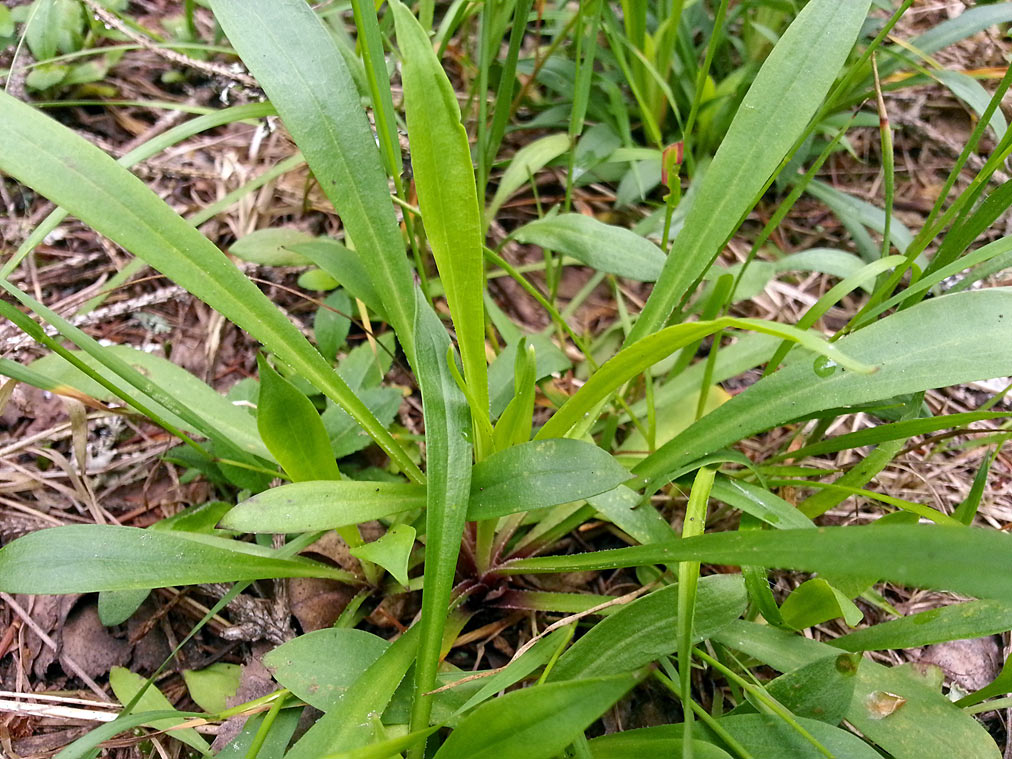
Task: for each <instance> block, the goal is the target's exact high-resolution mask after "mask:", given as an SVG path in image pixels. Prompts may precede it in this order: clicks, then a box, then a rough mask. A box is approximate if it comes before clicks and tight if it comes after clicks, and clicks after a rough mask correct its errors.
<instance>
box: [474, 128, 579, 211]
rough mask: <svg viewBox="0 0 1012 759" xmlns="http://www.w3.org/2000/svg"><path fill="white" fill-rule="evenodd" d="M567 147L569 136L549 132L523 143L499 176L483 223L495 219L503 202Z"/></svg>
mask: <svg viewBox="0 0 1012 759" xmlns="http://www.w3.org/2000/svg"><path fill="white" fill-rule="evenodd" d="M568 149H569V136H568V135H565V134H550V135H548V136H547V137H541V138H539V139H537V140H534V142H530V143H528V144H526V145H524V146H523V147H522V148H520V150H518V151H517V152H516V155H514V156H513V158H512V159H511V160H510V163H509V166H508V167H507V168H506V171H504V172H503V175H502V176H501V177H500V178H499V186H498V187H497V188H496V190H495V195H494V196H493V198H492V202H491V203H489V204H488V207H487V208H486V210H485V224H486V225H487V224H488V223H489V222H490V221H492V220H493V219H495V217H496V214H498V213H499V209H500V208H502V205H503V203H505V202H506V201H507V200H509V197H510V196H511V195H512V194H513V193H515V192H516V191H517V190H519V189H520V188H521V187H523V186H524V185H525V184H527V182H529V181H530V179H531V177H532V176H533V175H534V174H535V173H537V172H538V171H540V170H541V169H543V168H544V167H545V165H546V164H547V163H548V162H549V161H552V160H554V159H556V158H558V157H559V156H560V155H562V154H563V153H565V152H566V151H567V150H568Z"/></svg>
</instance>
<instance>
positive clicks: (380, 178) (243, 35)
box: [211, 0, 415, 365]
mask: <svg viewBox="0 0 1012 759" xmlns="http://www.w3.org/2000/svg"><path fill="white" fill-rule="evenodd" d="M211 8H212V10H213V11H214V15H215V18H217V19H218V22H219V23H220V24H221V27H222V29H223V30H224V31H225V34H226V36H228V39H229V41H230V42H231V43H232V45H233V46H234V47H235V49H236V50H237V51H238V53H239V56H240V57H241V58H242V59H243V62H244V63H245V64H246V66H247V67H248V68H249V70H250V71H251V72H252V74H253V75H254V76H255V77H256V78H257V81H258V82H259V83H260V85H261V86H262V87H263V88H264V91H265V92H266V93H267V96H268V97H269V98H270V100H271V102H272V103H273V104H274V106H275V107H276V108H277V111H278V114H279V115H280V116H281V118H282V120H283V121H284V122H285V126H286V127H287V128H288V131H289V132H290V133H291V135H292V138H293V139H294V140H295V143H296V144H297V145H298V146H299V149H300V150H301V151H302V153H303V154H304V155H305V156H306V162H307V163H308V164H309V168H310V169H312V171H313V175H314V176H315V177H316V180H317V181H318V182H319V184H320V189H321V190H323V192H324V194H326V196H327V197H328V198H329V199H330V201H331V203H333V204H334V207H335V208H336V209H337V212H338V213H339V214H340V215H341V221H342V222H343V224H344V226H345V229H346V230H347V233H348V236H349V237H350V238H351V241H352V242H353V243H354V246H355V250H356V252H357V253H358V256H359V261H360V262H361V264H362V266H363V268H364V269H365V270H366V271H368V272H369V278H370V280H371V282H372V286H373V288H374V289H375V290H376V292H377V293H378V294H379V296H380V298H381V299H382V303H383V307H384V310H385V312H386V314H387V316H388V317H389V319H390V324H391V325H392V326H393V328H394V330H395V331H396V332H397V337H398V339H399V340H400V341H401V345H403V346H404V352H405V354H406V355H407V357H408V361H409V362H410V363H411V364H412V365H414V354H415V351H414V338H413V324H414V308H415V306H414V294H415V287H414V284H413V282H412V279H411V269H410V266H409V264H408V261H407V258H406V257H405V255H404V243H403V240H402V238H401V234H400V230H399V229H398V228H397V223H396V219H395V217H394V212H393V204H392V201H391V200H390V190H389V186H388V184H387V178H386V174H385V172H384V170H383V164H382V162H381V160H380V154H379V151H378V150H377V147H376V141H375V138H374V137H373V133H372V129H371V128H370V126H369V122H368V120H367V119H366V116H365V111H364V110H363V109H362V106H361V103H360V100H359V95H358V91H357V90H356V88H355V83H354V81H353V80H352V78H351V74H350V72H349V71H348V67H347V65H346V64H345V61H344V58H343V57H342V56H341V54H340V52H339V51H338V48H337V45H336V44H335V43H334V40H333V38H332V37H331V33H330V32H329V31H328V29H327V27H326V26H325V25H324V24H323V22H322V21H321V20H320V18H319V17H318V16H317V15H316V14H315V13H313V11H312V9H311V8H310V7H309V6H308V4H306V3H305V2H304V0H213V1H212V2H211ZM318 265H319V264H318ZM323 268H324V269H326V267H323ZM331 274H333V272H331ZM335 278H336V279H338V280H340V277H335ZM342 281H343V280H342ZM349 289H351V288H349ZM353 292H354V291H353Z"/></svg>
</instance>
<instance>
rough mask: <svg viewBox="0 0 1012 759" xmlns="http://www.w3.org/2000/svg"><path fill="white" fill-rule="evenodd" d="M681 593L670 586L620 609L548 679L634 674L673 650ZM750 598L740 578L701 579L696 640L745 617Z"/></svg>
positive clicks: (564, 658) (562, 660) (563, 658)
mask: <svg viewBox="0 0 1012 759" xmlns="http://www.w3.org/2000/svg"><path fill="white" fill-rule="evenodd" d="M677 597H678V586H677V585H669V586H668V587H666V588H662V589H661V590H656V591H654V592H653V593H650V594H649V595H647V596H644V597H643V598H638V599H637V600H635V601H633V602H632V603H630V604H627V605H626V606H623V607H620V608H619V610H618V611H616V612H615V613H614V614H610V615H608V616H607V617H605V618H604V619H603V620H601V621H600V622H598V623H597V624H596V625H595V626H594V627H593V628H591V629H590V631H589V632H588V633H587V634H586V635H584V636H583V637H582V638H580V639H579V640H578V641H577V642H576V643H575V644H573V646H572V647H571V648H570V649H569V650H568V651H566V653H564V654H563V655H562V656H561V658H560V659H559V661H558V663H556V665H555V667H554V668H553V669H552V672H551V675H550V676H549V679H550V680H551V681H553V682H554V681H556V680H573V679H576V678H586V677H602V676H604V675H613V674H617V673H619V672H629V671H631V670H634V669H636V668H637V667H641V666H643V665H644V664H649V663H650V662H652V661H656V660H657V659H659V658H660V657H662V656H666V655H668V654H670V653H672V652H674V651H675V650H676V649H677V647H678V640H677V638H676V630H677V622H678V614H677V611H676V609H677V603H676V601H677ZM745 602H746V598H745V586H744V585H743V584H742V581H741V578H740V577H737V576H735V575H711V576H709V577H704V578H702V579H700V580H699V584H698V587H697V593H696V602H695V612H694V614H693V630H692V638H693V642H699V641H700V640H704V639H706V638H709V637H711V636H712V635H713V633H714V632H716V631H717V630H719V629H720V628H721V627H723V626H725V625H727V624H728V623H730V622H731V621H732V620H734V619H737V618H738V617H740V616H741V614H742V613H743V612H744V611H745ZM602 652H606V653H602Z"/></svg>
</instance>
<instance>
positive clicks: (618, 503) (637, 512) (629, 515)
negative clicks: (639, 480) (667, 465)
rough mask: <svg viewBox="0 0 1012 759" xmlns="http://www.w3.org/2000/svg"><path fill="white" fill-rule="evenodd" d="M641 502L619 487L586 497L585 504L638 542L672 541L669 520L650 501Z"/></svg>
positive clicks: (634, 495)
mask: <svg viewBox="0 0 1012 759" xmlns="http://www.w3.org/2000/svg"><path fill="white" fill-rule="evenodd" d="M642 500H643V499H642V497H641V496H640V494H639V493H637V492H636V491H635V490H632V489H631V488H628V487H626V486H625V485H620V486H619V487H617V488H615V489H614V490H609V491H608V492H607V493H601V494H600V495H596V496H592V497H591V498H588V499H587V503H589V504H590V505H591V506H593V507H594V508H595V509H597V511H598V513H599V514H600V515H601V516H602V517H603V518H605V519H607V520H608V521H609V522H611V523H612V524H614V525H615V526H616V527H618V528H619V529H620V530H623V531H624V532H626V533H628V534H629V535H630V536H631V537H633V538H635V539H636V540H638V541H639V542H640V543H661V542H664V541H666V540H671V539H672V538H674V537H675V533H674V532H673V531H672V529H671V525H670V524H668V520H667V519H665V518H664V517H662V516H661V515H660V513H659V512H658V511H657V509H656V508H654V506H653V504H651V503H650V502H649V501H648V502H647V503H640V501H642Z"/></svg>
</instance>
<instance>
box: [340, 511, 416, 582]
mask: <svg viewBox="0 0 1012 759" xmlns="http://www.w3.org/2000/svg"><path fill="white" fill-rule="evenodd" d="M414 544H415V528H414V527H411V526H410V525H406V524H397V525H394V526H393V527H391V528H390V529H389V530H388V531H387V532H386V533H385V534H384V535H383V536H382V537H380V538H379V539H377V540H374V541H372V542H371V543H365V544H363V545H360V546H357V547H355V548H352V549H351V555H352V556H354V557H355V558H357V559H362V560H364V561H371V562H372V563H373V564H379V565H380V566H381V567H383V569H385V570H386V571H388V572H389V573H390V574H391V575H393V578H394V579H395V580H397V582H399V583H400V584H401V585H405V586H406V585H407V584H408V560H409V559H410V558H411V548H412V547H413V546H414Z"/></svg>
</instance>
